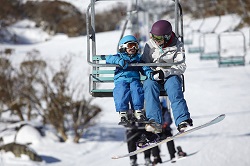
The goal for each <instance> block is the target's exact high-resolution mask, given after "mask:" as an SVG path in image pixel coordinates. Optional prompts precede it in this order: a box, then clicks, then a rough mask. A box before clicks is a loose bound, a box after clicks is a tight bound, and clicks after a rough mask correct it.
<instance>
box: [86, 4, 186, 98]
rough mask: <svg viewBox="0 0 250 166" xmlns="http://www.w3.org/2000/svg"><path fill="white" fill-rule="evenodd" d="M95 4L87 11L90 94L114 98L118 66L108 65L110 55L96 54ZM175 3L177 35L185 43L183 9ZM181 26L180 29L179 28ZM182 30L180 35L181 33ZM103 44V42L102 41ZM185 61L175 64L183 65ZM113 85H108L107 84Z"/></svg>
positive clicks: (137, 64) (150, 64)
mask: <svg viewBox="0 0 250 166" xmlns="http://www.w3.org/2000/svg"><path fill="white" fill-rule="evenodd" d="M98 1H102V0H98ZM95 2H96V0H91V3H90V4H89V6H88V8H87V11H86V27H87V28H86V29H87V62H88V64H89V65H91V66H92V73H91V74H90V75H89V93H90V94H91V95H92V96H93V97H112V96H113V87H112V86H113V82H114V78H113V76H114V68H115V67H117V66H118V65H114V64H106V57H107V56H108V55H97V54H96V36H95ZM174 3H175V33H176V35H177V37H178V38H179V40H181V41H182V42H183V18H182V9H181V5H180V4H179V1H178V0H175V1H174ZM179 26H180V28H179ZM179 30H180V33H179ZM102 42H103V41H102ZM183 62H184V60H182V61H180V62H177V63H173V64H179V63H183ZM173 64H166V63H136V64H129V66H151V67H153V66H172V65H173ZM145 79H146V77H144V76H142V77H141V81H144V80H145ZM182 80H183V91H184V90H185V88H184V76H183V75H182ZM110 83H111V84H112V86H111V85H107V86H106V84H110ZM161 96H167V94H166V92H165V91H164V90H162V91H161Z"/></svg>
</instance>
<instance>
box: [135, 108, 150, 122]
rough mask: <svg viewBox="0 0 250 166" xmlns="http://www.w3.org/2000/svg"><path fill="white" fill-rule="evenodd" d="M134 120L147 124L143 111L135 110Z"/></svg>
mask: <svg viewBox="0 0 250 166" xmlns="http://www.w3.org/2000/svg"><path fill="white" fill-rule="evenodd" d="M134 119H135V121H136V122H139V123H140V122H142V123H143V122H146V121H147V118H146V117H145V115H144V113H143V111H142V110H135V112H134Z"/></svg>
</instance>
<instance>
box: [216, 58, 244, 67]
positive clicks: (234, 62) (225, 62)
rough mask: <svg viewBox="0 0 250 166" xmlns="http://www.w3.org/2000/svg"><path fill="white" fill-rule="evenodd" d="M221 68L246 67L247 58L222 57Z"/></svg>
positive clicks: (220, 59)
mask: <svg viewBox="0 0 250 166" xmlns="http://www.w3.org/2000/svg"><path fill="white" fill-rule="evenodd" d="M218 63H219V67H221V66H244V65H245V57H244V56H230V57H220V58H219V62H218Z"/></svg>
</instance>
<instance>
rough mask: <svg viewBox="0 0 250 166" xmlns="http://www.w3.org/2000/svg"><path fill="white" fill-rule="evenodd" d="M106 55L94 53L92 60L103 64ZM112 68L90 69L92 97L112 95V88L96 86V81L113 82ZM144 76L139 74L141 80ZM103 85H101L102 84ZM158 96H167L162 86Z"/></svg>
mask: <svg viewBox="0 0 250 166" xmlns="http://www.w3.org/2000/svg"><path fill="white" fill-rule="evenodd" d="M106 57H107V56H106V55H96V56H93V57H92V59H93V61H96V63H100V64H104V63H106ZM114 69H115V68H111V69H110V68H108V69H107V67H95V69H93V70H92V74H90V75H89V80H90V83H91V84H90V85H89V86H90V87H89V88H90V89H89V92H90V94H91V95H92V96H93V97H113V89H110V88H107V89H106V88H99V87H98V86H97V84H98V83H103V84H104V83H113V82H114ZM181 77H182V90H183V91H184V75H181ZM146 78H147V77H146V76H143V75H141V81H142V82H143V81H145V80H146ZM102 87H103V86H102ZM160 96H167V93H166V91H165V90H164V89H163V88H162V89H161V91H160Z"/></svg>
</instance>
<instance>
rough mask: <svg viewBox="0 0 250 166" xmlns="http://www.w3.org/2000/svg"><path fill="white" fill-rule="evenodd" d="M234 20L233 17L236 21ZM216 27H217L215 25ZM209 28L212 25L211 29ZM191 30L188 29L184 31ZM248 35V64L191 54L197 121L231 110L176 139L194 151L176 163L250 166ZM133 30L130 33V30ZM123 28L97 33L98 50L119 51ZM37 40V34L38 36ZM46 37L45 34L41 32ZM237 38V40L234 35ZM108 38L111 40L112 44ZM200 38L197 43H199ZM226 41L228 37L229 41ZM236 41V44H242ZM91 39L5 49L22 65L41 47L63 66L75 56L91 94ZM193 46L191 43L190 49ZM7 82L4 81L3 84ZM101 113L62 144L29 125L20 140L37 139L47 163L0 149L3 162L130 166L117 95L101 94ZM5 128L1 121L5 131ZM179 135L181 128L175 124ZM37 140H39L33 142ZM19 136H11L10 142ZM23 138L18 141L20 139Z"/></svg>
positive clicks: (190, 97) (189, 96)
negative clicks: (227, 63)
mask: <svg viewBox="0 0 250 166" xmlns="http://www.w3.org/2000/svg"><path fill="white" fill-rule="evenodd" d="M230 18H231V19H230ZM217 19H218V18H216V17H214V18H209V19H207V20H206V21H207V26H204V32H205V31H206V30H205V27H207V28H208V27H209V26H208V25H212V24H213V25H215V22H216V21H217ZM225 19H228V21H225V20H223V21H225V22H223V23H221V24H220V25H219V27H218V31H219V30H220V29H221V31H219V32H222V31H224V30H226V29H229V28H230V27H231V26H233V25H234V23H236V21H235V17H232V16H227V17H225ZM199 23H200V20H196V21H192V22H191V23H190V26H192V27H193V28H194V29H195V27H198V26H199ZM210 28H211V27H210ZM208 29H209V28H208ZM184 30H185V29H184ZM242 31H243V32H244V34H245V36H246V42H247V55H246V65H245V66H235V67H221V68H219V67H218V63H217V61H216V60H210V61H200V59H199V54H189V53H188V52H187V51H186V52H187V53H186V63H187V66H188V68H187V70H186V73H185V98H186V100H187V103H188V106H189V109H190V113H191V116H192V119H193V120H194V125H195V126H196V125H199V124H202V123H203V122H206V121H208V120H211V119H212V118H214V117H215V116H217V115H219V114H226V118H225V120H224V121H222V122H221V123H219V124H216V125H214V126H211V127H208V128H205V129H202V130H199V131H197V132H194V133H192V134H189V135H187V136H184V137H181V138H179V139H176V140H175V144H176V146H177V145H180V146H182V148H183V150H184V151H185V152H187V153H188V154H193V155H191V156H189V157H188V158H186V159H184V160H179V161H178V162H176V163H175V164H174V165H175V166H181V165H187V166H189V165H190V166H201V165H202V166H235V165H239V166H249V165H250V158H249V157H247V156H248V154H249V153H250V148H249V147H250V126H249V124H248V123H249V119H250V103H249V101H250V88H249V85H250V66H249V61H250V58H249V57H250V55H249V54H250V50H249V28H244V29H242ZM126 33H129V32H126ZM120 34H121V31H112V32H105V33H99V34H97V36H96V37H97V54H113V53H115V51H116V46H117V42H118V40H119V37H120ZM32 37H33V39H34V35H33V36H32ZM37 37H38V38H41V34H39V35H37ZM232 40H234V38H233V36H232ZM103 41H105V42H103ZM106 41H107V42H106ZM196 42H197V41H196ZM225 42H226V41H225ZM237 42H239V41H235V47H237ZM86 43H87V41H86V37H85V36H81V37H76V38H67V37H66V36H64V35H58V36H56V37H54V38H52V39H51V40H50V41H47V42H44V43H40V44H32V45H17V46H15V45H6V44H5V45H2V44H1V45H0V50H3V49H5V48H13V49H15V52H14V55H12V56H11V58H12V60H13V62H14V63H15V64H18V63H20V62H21V60H22V59H23V58H24V57H25V54H26V53H27V52H28V51H31V50H32V49H37V50H39V51H40V53H41V55H42V58H44V59H45V60H46V61H48V62H49V63H50V64H53V65H54V64H55V66H56V65H58V64H59V60H61V59H62V58H63V57H64V56H65V55H72V56H73V57H72V59H73V64H74V65H73V69H72V71H73V72H72V73H71V77H72V79H75V80H81V81H82V82H83V83H84V84H85V86H86V87H85V88H84V90H85V92H84V93H85V94H86V95H87V97H90V95H89V94H88V74H89V72H90V66H89V65H88V63H87V62H86V54H87V51H86V45H87V44H86ZM188 47H189V46H186V50H187V49H188ZM1 86H3V85H1ZM93 102H94V103H96V104H98V105H99V106H100V107H101V108H102V109H103V112H102V113H101V115H100V117H99V120H98V125H96V126H94V127H93V128H91V130H89V131H87V133H85V135H83V137H82V139H81V140H80V143H79V144H75V143H72V142H71V141H69V142H66V143H61V142H58V141H56V140H55V139H53V138H52V136H50V137H49V138H47V137H46V138H44V137H39V135H38V134H37V133H35V132H33V129H31V128H26V129H25V130H24V131H23V132H20V133H19V134H20V135H18V136H17V138H20V139H19V140H20V141H22V143H25V142H30V141H31V142H32V144H31V148H33V149H34V150H35V151H36V152H37V153H38V154H39V155H40V156H42V158H43V160H44V162H42V163H34V162H31V161H30V160H29V159H28V158H27V156H22V157H21V158H14V157H13V155H12V154H11V153H9V152H8V153H4V152H1V153H0V165H1V166H17V165H18V166H19V165H22V166H24V165H32V166H34V165H53V166H69V165H72V166H99V165H105V166H106V165H107V166H117V165H119V166H127V165H129V159H128V158H123V159H119V160H112V159H111V156H113V155H115V154H123V153H127V145H126V142H125V137H124V136H125V129H124V128H122V127H121V126H118V125H117V122H118V121H119V118H118V115H117V113H116V112H115V108H114V103H113V99H112V98H96V99H94V101H93ZM4 127H5V126H3V125H1V129H2V128H4ZM172 128H173V133H176V132H177V131H176V127H175V126H174V125H173V126H172ZM31 138H33V139H32V140H31ZM11 139H13V137H8V140H11ZM17 140H18V139H17ZM161 155H162V159H163V163H162V165H169V164H171V163H170V162H168V160H169V155H168V151H167V148H166V145H162V146H161ZM138 162H139V163H140V164H143V163H144V159H143V154H139V155H138Z"/></svg>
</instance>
